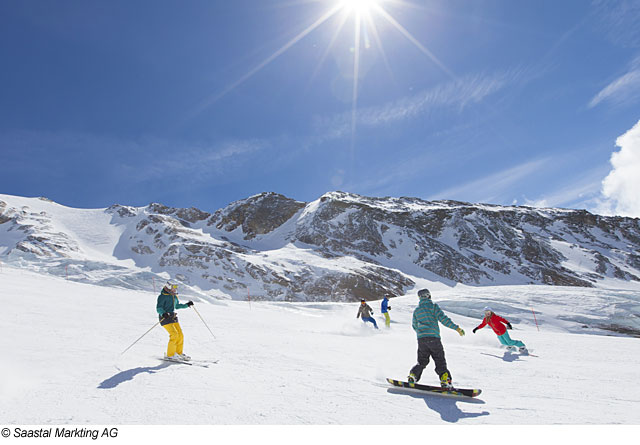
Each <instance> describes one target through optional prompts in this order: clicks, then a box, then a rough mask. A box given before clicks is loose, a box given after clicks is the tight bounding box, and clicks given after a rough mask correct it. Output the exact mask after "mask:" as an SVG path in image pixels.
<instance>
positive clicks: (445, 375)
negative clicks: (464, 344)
mask: <svg viewBox="0 0 640 445" xmlns="http://www.w3.org/2000/svg"><path fill="white" fill-rule="evenodd" d="M418 296H419V297H420V303H419V304H418V307H417V308H416V309H415V310H414V311H413V321H412V323H411V325H412V327H413V330H414V331H416V334H417V336H418V363H417V364H416V365H415V366H414V367H413V368H411V371H409V378H408V381H409V382H410V383H414V382H417V381H418V380H420V377H421V376H422V371H424V368H425V367H426V366H427V365H428V364H429V359H430V358H433V361H434V362H435V364H436V369H435V371H436V374H438V376H439V377H440V386H442V387H443V388H452V387H453V386H452V385H451V372H450V371H449V369H448V368H447V361H446V359H445V356H444V348H443V347H442V341H441V340H440V327H439V325H438V323H442V324H443V325H444V326H446V327H448V328H451V329H453V330H455V331H457V332H458V334H460V336H463V335H464V331H463V330H462V328H460V326H458V325H457V324H455V323H454V322H453V321H451V319H450V318H449V317H447V316H446V315H445V313H444V312H442V309H440V306H438V305H437V304H435V303H434V302H433V301H431V293H430V292H429V290H428V289H421V290H420V291H418Z"/></svg>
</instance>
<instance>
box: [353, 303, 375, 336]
mask: <svg viewBox="0 0 640 445" xmlns="http://www.w3.org/2000/svg"><path fill="white" fill-rule="evenodd" d="M371 314H373V309H371V306H369V305H368V304H367V302H366V301H365V300H364V299H362V300H360V308H359V309H358V315H356V318H359V317H361V316H362V321H363V322H364V323H366V322H369V323H373V326H374V327H375V328H376V329H378V323H376V320H375V319H374V318H373V317H372V316H371Z"/></svg>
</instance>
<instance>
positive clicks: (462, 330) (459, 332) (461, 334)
mask: <svg viewBox="0 0 640 445" xmlns="http://www.w3.org/2000/svg"><path fill="white" fill-rule="evenodd" d="M456 331H457V332H458V334H460V337H464V329H462V328H458V329H456Z"/></svg>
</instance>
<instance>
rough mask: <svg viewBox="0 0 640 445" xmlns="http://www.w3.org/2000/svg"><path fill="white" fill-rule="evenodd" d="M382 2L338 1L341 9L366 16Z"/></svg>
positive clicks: (367, 0) (372, 0)
mask: <svg viewBox="0 0 640 445" xmlns="http://www.w3.org/2000/svg"><path fill="white" fill-rule="evenodd" d="M381 2H382V0H340V5H341V7H342V9H344V10H347V11H353V12H356V13H361V14H363V13H364V14H366V13H368V12H369V11H371V10H372V9H375V8H376V7H377V6H379V5H380V3H381Z"/></svg>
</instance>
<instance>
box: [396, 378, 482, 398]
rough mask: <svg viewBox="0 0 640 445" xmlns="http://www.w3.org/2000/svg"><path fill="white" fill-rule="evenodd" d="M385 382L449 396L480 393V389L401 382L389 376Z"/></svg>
mask: <svg viewBox="0 0 640 445" xmlns="http://www.w3.org/2000/svg"><path fill="white" fill-rule="evenodd" d="M387 382H389V383H391V384H392V385H393V386H398V387H400V388H408V389H416V390H419V391H424V392H427V393H429V392H430V393H435V394H446V395H450V396H463V397H477V396H479V395H480V393H482V390H481V389H462V388H452V389H446V388H441V387H440V386H429V385H420V384H418V383H409V382H402V381H400V380H393V379H389V378H387Z"/></svg>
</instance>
